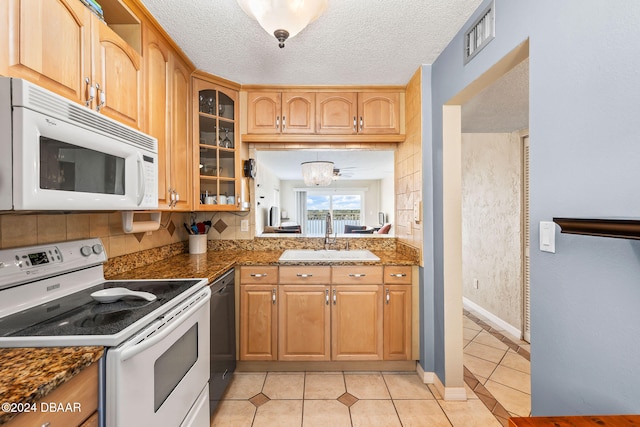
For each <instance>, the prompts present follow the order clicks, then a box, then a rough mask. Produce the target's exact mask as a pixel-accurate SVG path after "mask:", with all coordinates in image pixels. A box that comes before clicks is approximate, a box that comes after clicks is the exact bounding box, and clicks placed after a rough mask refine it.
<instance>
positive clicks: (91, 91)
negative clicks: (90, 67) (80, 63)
mask: <svg viewBox="0 0 640 427" xmlns="http://www.w3.org/2000/svg"><path fill="white" fill-rule="evenodd" d="M84 82H85V83H86V84H87V87H88V88H89V90H88V94H87V95H88V98H87V100H86V101H85V102H84V106H85V107H90V106H91V101H93V99H94V98H95V97H96V88H95V87H94V86H93V85H92V84H91V80H90V79H89V77H85V79H84Z"/></svg>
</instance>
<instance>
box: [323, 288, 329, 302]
mask: <svg viewBox="0 0 640 427" xmlns="http://www.w3.org/2000/svg"><path fill="white" fill-rule="evenodd" d="M324 301H325V304H326V305H329V289H325V290H324Z"/></svg>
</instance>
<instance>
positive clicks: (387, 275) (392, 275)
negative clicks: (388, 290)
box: [384, 265, 412, 285]
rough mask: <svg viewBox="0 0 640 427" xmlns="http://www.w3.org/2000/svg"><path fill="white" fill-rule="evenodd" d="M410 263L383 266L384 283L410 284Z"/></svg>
mask: <svg viewBox="0 0 640 427" xmlns="http://www.w3.org/2000/svg"><path fill="white" fill-rule="evenodd" d="M411 269H412V267H411V266H410V265H387V266H385V267H384V283H385V285H410V284H411Z"/></svg>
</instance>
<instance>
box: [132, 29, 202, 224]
mask: <svg viewBox="0 0 640 427" xmlns="http://www.w3.org/2000/svg"><path fill="white" fill-rule="evenodd" d="M143 40H144V47H143V50H144V51H143V54H144V55H143V57H144V82H145V84H144V87H145V98H144V100H145V105H146V116H145V131H146V132H147V133H148V134H150V135H151V136H154V137H155V138H157V139H158V198H159V200H158V208H159V209H175V210H180V211H188V210H191V209H192V207H191V206H192V194H191V188H192V185H191V177H192V173H191V163H192V155H191V153H192V151H191V143H190V138H189V102H190V90H189V80H190V75H191V70H190V69H189V67H188V66H187V65H186V64H185V63H184V62H183V61H182V60H181V59H180V57H179V56H178V55H177V54H176V53H175V52H174V51H173V50H172V49H171V48H170V47H169V46H168V45H167V43H166V41H165V40H164V39H163V38H162V37H161V36H160V35H159V34H157V33H156V32H155V31H154V30H153V29H152V28H150V27H149V26H146V25H145V26H144V30H143Z"/></svg>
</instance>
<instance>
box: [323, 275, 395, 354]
mask: <svg viewBox="0 0 640 427" xmlns="http://www.w3.org/2000/svg"><path fill="white" fill-rule="evenodd" d="M331 292H332V299H333V301H332V304H333V305H332V308H331V358H332V359H333V360H382V349H383V346H382V339H383V334H382V328H383V322H382V286H381V285H334V286H333V287H332V289H331Z"/></svg>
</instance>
